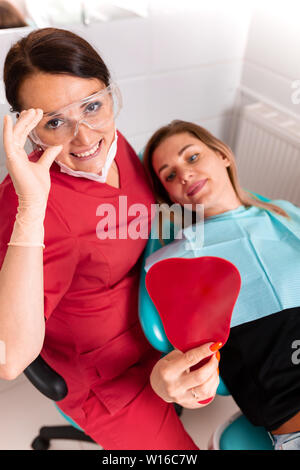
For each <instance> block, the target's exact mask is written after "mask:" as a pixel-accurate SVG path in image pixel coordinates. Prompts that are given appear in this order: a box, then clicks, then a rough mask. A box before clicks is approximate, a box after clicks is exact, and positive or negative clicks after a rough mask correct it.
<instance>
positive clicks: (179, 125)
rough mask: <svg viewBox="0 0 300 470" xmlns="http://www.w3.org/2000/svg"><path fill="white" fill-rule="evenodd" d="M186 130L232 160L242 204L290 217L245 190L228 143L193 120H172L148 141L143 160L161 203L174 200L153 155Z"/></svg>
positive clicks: (231, 171)
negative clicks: (156, 171) (170, 138)
mask: <svg viewBox="0 0 300 470" xmlns="http://www.w3.org/2000/svg"><path fill="white" fill-rule="evenodd" d="M184 132H188V133H189V134H191V135H193V136H194V137H196V138H198V139H199V140H201V142H203V143H204V144H205V145H207V147H209V148H210V149H211V150H214V151H218V152H220V153H221V154H223V155H224V156H225V157H227V158H228V159H229V161H230V165H229V166H228V167H227V171H228V175H229V178H230V181H231V184H232V186H233V188H234V190H235V193H236V195H237V196H238V198H239V199H240V201H241V202H242V204H243V205H244V206H246V207H250V206H256V207H259V208H261V209H266V210H269V211H272V212H275V213H277V214H279V215H282V216H284V217H289V215H288V214H287V213H286V212H285V211H284V210H283V209H281V208H280V207H278V206H276V205H275V204H272V203H269V202H264V201H261V200H260V199H259V198H257V197H256V196H255V195H253V194H252V193H250V192H248V191H246V190H244V189H243V188H242V187H241V185H240V183H239V180H238V174H237V167H236V162H235V157H234V155H233V153H232V151H231V149H230V148H229V147H228V145H226V144H224V143H223V142H222V141H221V140H219V139H217V138H216V137H214V136H213V135H212V134H211V133H210V132H209V131H207V130H206V129H204V128H203V127H201V126H198V125H197V124H194V123H192V122H186V121H180V120H175V121H172V122H171V123H170V124H168V125H166V126H163V127H161V128H160V129H158V130H157V131H156V132H155V133H154V134H153V135H152V137H151V138H150V140H149V141H148V143H147V145H146V148H145V150H144V154H143V162H144V166H145V169H146V171H147V172H148V175H149V176H150V178H151V180H152V183H153V191H154V194H155V197H156V200H157V202H158V203H159V204H163V203H166V204H168V205H172V204H173V202H172V201H171V200H170V198H169V196H168V193H167V191H166V190H165V188H164V187H163V185H162V183H161V181H160V180H159V178H158V176H157V175H156V173H155V171H154V168H153V165H152V156H153V153H154V151H155V149H156V148H157V147H158V146H159V145H160V144H161V143H162V142H163V141H164V140H166V139H167V138H168V137H171V136H172V135H175V134H181V133H184Z"/></svg>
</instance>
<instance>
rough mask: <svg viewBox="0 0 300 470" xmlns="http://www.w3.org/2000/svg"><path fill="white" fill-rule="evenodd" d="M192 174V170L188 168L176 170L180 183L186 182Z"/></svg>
mask: <svg viewBox="0 0 300 470" xmlns="http://www.w3.org/2000/svg"><path fill="white" fill-rule="evenodd" d="M192 176H193V173H192V170H191V169H190V168H182V169H181V170H180V171H179V172H178V178H179V181H180V182H181V184H186V183H187V182H188V181H189V180H190V179H191V178H192Z"/></svg>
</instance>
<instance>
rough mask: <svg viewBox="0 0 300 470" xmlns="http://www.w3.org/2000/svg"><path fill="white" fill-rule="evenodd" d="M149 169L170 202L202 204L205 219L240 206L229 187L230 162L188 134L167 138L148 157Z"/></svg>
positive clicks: (232, 189) (194, 207) (194, 205)
mask: <svg viewBox="0 0 300 470" xmlns="http://www.w3.org/2000/svg"><path fill="white" fill-rule="evenodd" d="M152 165H153V169H154V171H155V173H156V175H157V176H158V178H159V179H160V181H161V183H162V184H163V186H164V187H165V189H166V191H167V192H168V194H169V196H170V199H171V200H172V201H173V202H177V203H179V204H181V205H183V204H192V206H193V210H195V209H196V204H203V205H204V216H205V217H209V216H212V215H216V214H219V213H222V212H225V211H228V210H232V209H236V208H237V207H239V206H240V205H241V201H240V200H239V198H238V197H237V195H236V193H235V191H234V188H233V186H232V184H231V181H230V178H229V174H228V171H227V167H228V166H229V165H230V161H229V159H228V158H227V157H225V156H224V155H223V154H221V153H220V152H218V151H214V150H212V149H211V148H209V147H208V146H207V145H205V144H204V143H203V142H202V141H201V140H199V139H198V138H197V137H195V136H194V135H193V134H190V133H188V132H182V133H179V134H175V135H172V136H170V137H167V138H166V139H165V140H163V142H162V143H161V144H160V145H159V146H158V147H157V148H156V149H155V151H154V153H153V155H152Z"/></svg>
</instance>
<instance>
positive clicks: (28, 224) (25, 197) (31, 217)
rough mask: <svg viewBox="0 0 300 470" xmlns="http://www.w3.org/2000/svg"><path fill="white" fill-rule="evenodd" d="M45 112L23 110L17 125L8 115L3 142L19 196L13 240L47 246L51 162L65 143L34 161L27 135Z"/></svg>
mask: <svg viewBox="0 0 300 470" xmlns="http://www.w3.org/2000/svg"><path fill="white" fill-rule="evenodd" d="M42 116H43V111H42V110H41V109H29V110H25V111H22V112H21V113H20V116H19V118H18V121H17V123H16V124H15V125H13V122H12V119H11V117H10V116H9V115H6V116H5V117H4V127H3V143H4V149H5V152H6V167H7V170H8V172H9V174H10V177H11V179H12V182H13V185H14V188H15V191H16V194H17V196H18V202H19V205H18V213H17V215H16V221H15V225H14V229H13V233H12V237H11V240H10V243H9V244H12V245H21V246H44V245H43V241H44V227H43V221H44V217H45V211H46V206H47V199H48V195H49V191H50V185H51V180H50V172H49V169H50V166H51V165H52V163H53V161H54V160H55V158H56V157H57V155H58V154H59V153H60V151H61V149H62V146H61V145H59V146H55V147H49V148H47V149H46V150H45V152H44V153H43V154H42V156H41V157H40V159H39V160H38V161H37V162H31V161H30V160H29V159H28V156H27V154H26V152H25V150H24V145H25V142H26V139H27V137H28V135H29V133H30V131H31V130H32V129H34V127H35V126H36V125H37V123H38V122H39V121H40V120H41V118H42Z"/></svg>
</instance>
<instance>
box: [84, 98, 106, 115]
mask: <svg viewBox="0 0 300 470" xmlns="http://www.w3.org/2000/svg"><path fill="white" fill-rule="evenodd" d="M101 106H102V103H101V102H100V101H93V102H92V103H90V104H89V105H88V106H86V108H85V110H84V112H85V113H95V112H97V111H98V110H99V109H100V108H101Z"/></svg>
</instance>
